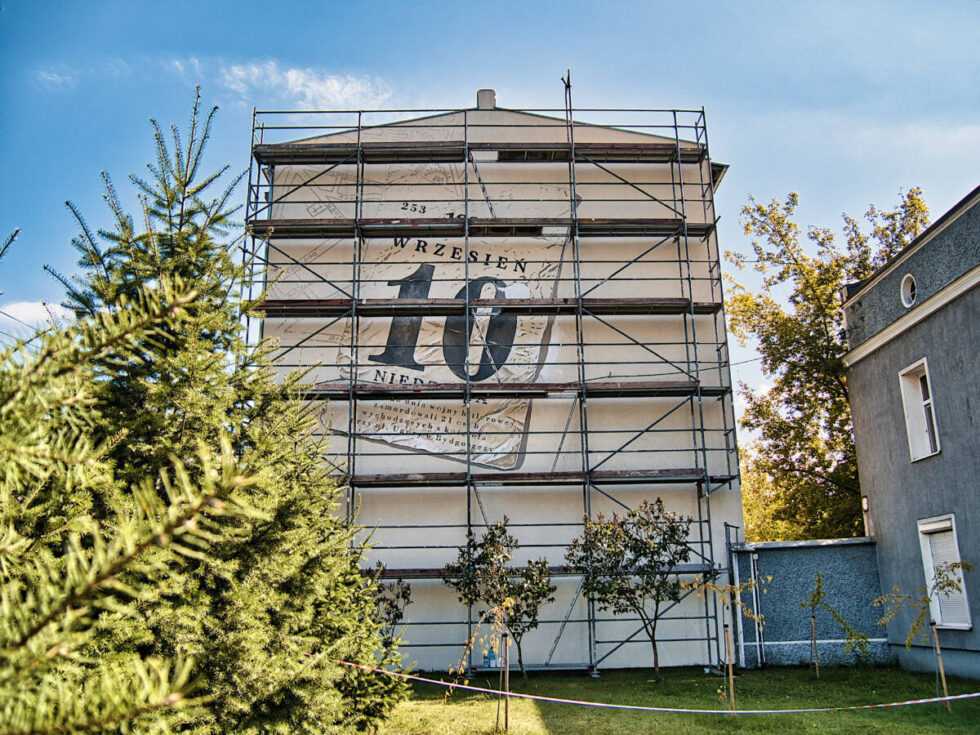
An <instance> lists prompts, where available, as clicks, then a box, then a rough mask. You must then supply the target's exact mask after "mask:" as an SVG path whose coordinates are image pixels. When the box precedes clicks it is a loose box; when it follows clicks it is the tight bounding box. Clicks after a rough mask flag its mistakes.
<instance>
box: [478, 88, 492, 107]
mask: <svg viewBox="0 0 980 735" xmlns="http://www.w3.org/2000/svg"><path fill="white" fill-rule="evenodd" d="M476 106H477V109H479V110H492V109H493V108H494V107H496V106H497V93H496V92H494V91H493V90H492V89H478V90H477V91H476Z"/></svg>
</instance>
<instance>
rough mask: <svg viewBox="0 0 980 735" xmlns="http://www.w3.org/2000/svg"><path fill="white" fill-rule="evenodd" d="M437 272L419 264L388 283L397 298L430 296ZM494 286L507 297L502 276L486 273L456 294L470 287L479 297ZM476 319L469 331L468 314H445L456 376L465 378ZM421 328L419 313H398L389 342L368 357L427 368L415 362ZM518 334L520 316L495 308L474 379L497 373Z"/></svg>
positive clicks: (447, 354) (446, 350) (446, 349)
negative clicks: (395, 290) (434, 273)
mask: <svg viewBox="0 0 980 735" xmlns="http://www.w3.org/2000/svg"><path fill="white" fill-rule="evenodd" d="M434 271H435V266H433V265H429V264H426V265H420V266H419V267H418V270H416V271H415V272H414V273H412V274H411V275H409V276H405V278H402V279H400V280H398V281H388V285H389V286H398V298H400V299H424V298H427V297H428V295H429V289H430V287H431V286H432V274H433V272H434ZM486 285H492V286H493V287H494V294H493V298H495V299H499V298H502V297H503V296H504V293H505V292H504V289H505V288H506V284H505V283H504V282H503V281H501V280H500V279H499V278H493V277H492V276H483V277H482V278H477V279H475V280H473V281H470V282H469V283H468V284H467V285H465V286H463V287H462V288H461V289H460V290H459V292H458V293H457V294H456V298H457V299H462V298H465V296H466V293H467V289H469V298H471V299H478V298H480V297H481V295H482V293H483V287H484V286H486ZM475 321H476V320H475V319H474V318H473V317H472V316H471V317H470V319H469V330H467V328H466V326H467V319H466V316H465V315H464V316H448V317H446V326H445V329H444V330H443V333H442V354H443V357H444V358H445V360H446V366H447V367H448V368H449V369H450V370H451V371H452V372H453V374H454V375H456V376H458V377H460V378H462V379H463V380H465V379H466V377H467V376H466V356H467V353H468V352H469V345H470V339H471V337H472V335H473V327H474V324H475ZM421 328H422V317H421V315H420V316H396V317H394V318H392V320H391V328H390V329H389V330H388V341H387V342H386V344H385V349H384V352H382V353H381V354H378V355H368V360H371V361H372V362H380V363H382V364H384V365H396V366H398V367H402V368H405V369H407V370H418V371H420V372H421V371H422V370H425V368H426V366H425V365H420V364H419V363H418V362H416V361H415V348H416V347H417V346H418V342H419V331H420V330H421ZM516 334H517V317H516V316H513V315H507V314H501V313H500V309H494V310H493V311H492V312H491V314H490V320H489V322H488V323H487V326H486V333H485V334H483V335H482V336H483V342H484V346H483V352H482V354H481V355H480V364H479V367H477V369H476V372H475V373H473V374H472V375H470V376H469V379H470V380H472V381H480V380H486V379H487V378H489V377H490V376H491V375H493V374H494V373H495V372H497V371H498V370H499V369H500V368H501V367H502V366H503V364H504V363H505V362H507V358H508V356H509V355H510V351H511V350H512V349H513V347H514V337H515V335H516Z"/></svg>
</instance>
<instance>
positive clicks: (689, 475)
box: [347, 467, 715, 488]
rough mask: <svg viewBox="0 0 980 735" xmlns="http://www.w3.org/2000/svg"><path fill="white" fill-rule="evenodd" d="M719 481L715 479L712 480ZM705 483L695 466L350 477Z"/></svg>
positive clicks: (443, 482) (404, 483) (365, 480)
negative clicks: (657, 468)
mask: <svg viewBox="0 0 980 735" xmlns="http://www.w3.org/2000/svg"><path fill="white" fill-rule="evenodd" d="M711 479H715V478H711ZM704 480H705V473H704V470H702V469H699V468H696V467H692V468H684V469H661V470H594V471H592V472H588V473H586V472H581V471H578V470H571V471H565V472H474V473H471V474H470V475H469V476H468V477H467V474H466V473H465V472H408V473H396V474H361V475H352V476H350V477H348V478H347V483H348V484H349V485H350V486H351V487H357V488H369V487H459V486H464V485H466V484H467V481H468V482H469V484H470V485H481V486H495V485H499V486H503V485H525V486H532V485H533V486H543V485H574V484H581V483H584V482H586V481H588V482H589V483H592V484H596V485H600V484H601V485H646V484H658V485H666V484H687V483H701V482H704Z"/></svg>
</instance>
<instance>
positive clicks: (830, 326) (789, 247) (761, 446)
mask: <svg viewBox="0 0 980 735" xmlns="http://www.w3.org/2000/svg"><path fill="white" fill-rule="evenodd" d="M798 204H799V197H798V195H797V194H795V193H791V194H790V195H789V196H788V197H787V198H786V201H785V202H782V203H780V202H777V201H772V202H770V203H768V204H762V203H760V202H757V201H756V200H755V199H751V200H750V202H749V204H748V205H746V206H745V207H743V209H742V219H741V222H742V225H743V226H744V228H745V233H746V234H747V235H749V236H751V237H752V252H753V255H752V256H751V257H747V256H746V255H743V254H739V253H732V252H729V253H727V254H726V255H727V258H728V260H729V262H731V263H732V264H733V265H734V266H735V267H736V268H737V269H738V270H744V269H745V268H747V267H748V266H749V264H750V263H751V264H752V268H753V269H754V270H756V271H757V272H758V273H759V274H760V275H761V276H762V290H761V291H753V290H752V289H751V288H749V287H748V286H746V285H744V284H740V283H737V282H736V283H734V284H733V288H732V293H731V295H730V297H729V299H728V314H729V325H730V327H731V330H732V333H733V334H734V335H735V336H736V337H737V338H738V340H739V341H740V343H742V344H743V345H745V344H747V343H749V342H752V343H753V344H754V345H755V346H756V347H757V348H758V350H759V352H760V354H761V357H762V361H761V367H762V372H763V374H764V375H765V378H766V381H767V383H769V384H770V386H769V388H768V390H765V391H761V390H759V391H756V390H752V389H751V388H750V387H749V386H747V385H744V384H743V385H742V386H741V388H740V391H741V394H742V397H743V398H744V400H745V402H746V409H745V412H744V414H743V415H742V418H741V421H740V423H741V425H742V426H743V427H744V428H746V429H749V430H752V431H756V432H758V436H759V440H758V443H757V445H756V447H755V448H754V450H753V451H752V452H751V453H749V455H748V456H747V458H746V467H745V469H746V470H747V471H745V472H744V475H743V476H744V478H745V480H747V481H748V482H749V484H750V487H749V488H747V492H746V495H745V497H746V500H747V501H749V502H754V501H763V500H765V501H768V502H769V503H770V506H769V509H768V510H764V511H762V512H761V514H762V515H764V516H767V517H768V518H770V519H771V520H772V521H773V523H771V524H768V523H762V524H759V525H760V526H761V530H760V532H759V535H758V536H757V537H756V538H755V539H753V540H766V539H771V538H773V537H774V536H775V535H776V534H779V535H783V536H784V537H787V536H788V537H789V538H832V537H838V536H856V535H860V534H861V532H862V520H861V509H860V497H861V493H860V486H859V481H858V476H857V463H856V458H855V451H854V435H853V429H852V425H851V410H850V403H849V396H848V391H847V379H846V376H845V370H844V363H843V356H844V353H845V352H846V351H847V345H846V342H845V335H844V331H843V310H842V306H841V304H842V301H841V292H842V289H843V287H844V285H845V284H846V283H849V282H854V281H860V280H862V279H864V278H867V277H868V276H870V275H871V274H872V273H873V272H874V271H875V269H877V268H878V267H880V266H881V265H883V264H884V263H885V262H887V261H888V259H889V258H891V257H892V256H893V255H895V254H896V253H898V252H899V251H900V250H901V249H902V248H904V247H905V246H906V245H908V244H909V243H910V242H911V241H912V240H913V239H914V238H915V236H916V235H918V234H919V233H920V232H922V230H923V229H925V227H926V226H927V224H928V219H929V214H928V210H927V209H926V206H925V202H924V201H923V199H922V191H921V190H920V189H918V188H915V189H911V190H910V191H909V192H908V193H907V194H905V195H904V196H903V197H902V201H901V202H900V203H899V205H898V206H897V207H896V208H895V209H893V210H887V211H880V210H878V209H876V208H875V207H873V206H872V207H871V208H870V209H869V210H868V211H867V213H866V214H865V219H866V220H867V223H868V225H869V226H870V229H869V230H868V232H864V231H863V230H862V229H861V225H860V223H859V222H858V221H857V220H855V219H854V218H852V217H849V216H847V215H844V235H845V241H846V244H845V245H844V246H843V247H842V246H840V245H838V244H837V242H836V239H835V236H834V233H833V232H832V231H831V230H829V229H827V228H819V227H810V228H808V229H807V231H806V234H805V236H801V232H800V227H799V225H797V224H796V222H795V221H794V216H795V214H796V208H797V206H798ZM753 479H755V480H757V481H759V483H761V485H762V486H761V487H754V486H751V483H752V482H753ZM767 488H768V489H767ZM749 513H752V514H755V515H759V514H760V513H759V512H758V508H751V509H750V510H749ZM780 524H783V525H780ZM767 526H768V527H767Z"/></svg>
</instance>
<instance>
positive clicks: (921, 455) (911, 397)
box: [898, 357, 942, 462]
mask: <svg viewBox="0 0 980 735" xmlns="http://www.w3.org/2000/svg"><path fill="white" fill-rule="evenodd" d="M922 378H925V385H926V388H927V390H928V393H929V395H928V397H923V395H922ZM898 384H899V392H900V393H901V396H902V412H903V413H904V415H905V437H906V439H907V440H908V445H909V457H910V458H911V461H912V462H918V461H920V460H923V459H927V458H929V457H934V456H936V455H937V454H939V453H940V452H941V451H942V443H941V442H940V439H939V421H938V419H937V417H936V397H935V391H934V390H933V386H932V377H931V376H930V374H929V362H928V360H927V359H926V358H924V357H923V358H922V359H921V360H917V361H916V362H914V363H912V364H911V365H909V366H908V367H906V368H904V369H903V370H901V371H900V372H899V373H898ZM910 404H911V405H910ZM913 410H914V411H915V413H912V411H913ZM930 419H931V422H932V432H931V433H930V431H929V425H930ZM933 445H935V446H933ZM923 450H925V451H923Z"/></svg>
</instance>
